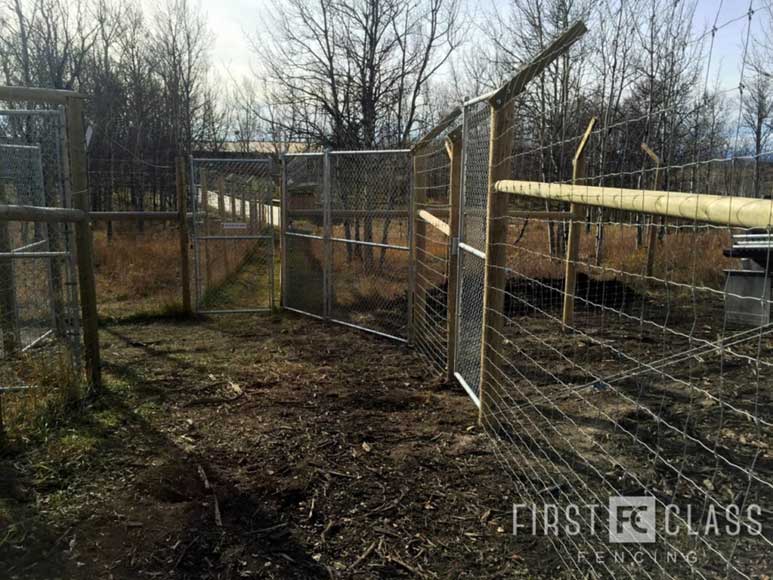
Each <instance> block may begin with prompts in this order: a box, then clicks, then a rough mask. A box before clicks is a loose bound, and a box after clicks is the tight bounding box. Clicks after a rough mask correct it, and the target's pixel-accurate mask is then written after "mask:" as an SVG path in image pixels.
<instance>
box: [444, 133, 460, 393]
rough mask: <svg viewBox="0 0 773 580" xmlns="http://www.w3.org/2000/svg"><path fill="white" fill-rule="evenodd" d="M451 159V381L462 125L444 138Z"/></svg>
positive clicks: (449, 376) (455, 327)
mask: <svg viewBox="0 0 773 580" xmlns="http://www.w3.org/2000/svg"><path fill="white" fill-rule="evenodd" d="M446 147H447V148H448V153H449V156H450V158H451V171H450V175H451V183H450V187H449V199H448V201H449V206H450V209H449V216H448V217H449V219H448V223H449V225H450V229H451V235H450V236H449V237H448V355H447V357H448V374H447V376H446V379H447V380H448V382H449V383H450V382H452V381H453V380H454V371H455V369H456V344H457V341H458V325H457V315H456V311H457V300H458V299H459V211H460V206H461V201H462V200H461V198H462V151H463V143H462V128H461V127H458V128H457V129H455V130H454V131H453V132H452V133H451V134H450V135H449V136H448V137H447V139H446Z"/></svg>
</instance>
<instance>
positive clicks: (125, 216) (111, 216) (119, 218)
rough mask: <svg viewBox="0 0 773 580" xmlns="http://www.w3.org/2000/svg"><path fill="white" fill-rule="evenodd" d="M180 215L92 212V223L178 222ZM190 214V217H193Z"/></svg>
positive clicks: (175, 213)
mask: <svg viewBox="0 0 773 580" xmlns="http://www.w3.org/2000/svg"><path fill="white" fill-rule="evenodd" d="M179 215H180V214H178V213H177V212H176V211H92V212H89V218H90V219H91V221H102V222H133V221H153V220H155V221H177V219H178V217H179ZM192 216H193V214H192V213H190V212H189V213H188V217H189V218H190V217H192Z"/></svg>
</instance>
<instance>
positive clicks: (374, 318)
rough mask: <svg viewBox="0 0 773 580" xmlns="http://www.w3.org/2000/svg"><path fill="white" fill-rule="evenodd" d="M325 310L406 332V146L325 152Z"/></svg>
mask: <svg viewBox="0 0 773 580" xmlns="http://www.w3.org/2000/svg"><path fill="white" fill-rule="evenodd" d="M329 191H330V258H329V259H330V264H329V272H330V280H329V288H330V317H331V319H332V320H334V321H337V322H343V323H346V324H351V325H354V326H357V327H360V328H363V329H366V330H371V331H375V332H379V333H383V334H386V335H389V336H392V337H396V338H400V339H407V337H408V279H409V249H410V248H409V240H410V224H409V220H408V212H409V207H410V156H409V153H408V151H396V152H390V151H358V152H331V153H330V188H329Z"/></svg>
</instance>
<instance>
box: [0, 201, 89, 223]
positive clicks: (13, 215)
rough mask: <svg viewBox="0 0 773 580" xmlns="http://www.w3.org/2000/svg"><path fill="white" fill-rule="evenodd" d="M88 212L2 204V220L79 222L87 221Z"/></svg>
mask: <svg viewBox="0 0 773 580" xmlns="http://www.w3.org/2000/svg"><path fill="white" fill-rule="evenodd" d="M87 217H88V214H87V213H86V212H84V211H81V210H79V209H63V208H56V207H37V206H31V205H0V221H5V222H43V223H57V222H68V223H77V222H82V221H86V218H87Z"/></svg>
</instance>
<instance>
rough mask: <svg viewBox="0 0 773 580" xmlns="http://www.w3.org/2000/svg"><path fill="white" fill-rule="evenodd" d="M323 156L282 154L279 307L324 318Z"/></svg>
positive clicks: (318, 154)
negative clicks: (280, 294)
mask: <svg viewBox="0 0 773 580" xmlns="http://www.w3.org/2000/svg"><path fill="white" fill-rule="evenodd" d="M324 162H325V156H324V154H323V153H311V154H300V155H286V156H285V158H284V165H283V182H284V186H283V188H282V189H283V199H282V207H283V212H284V218H283V219H284V224H283V229H284V235H283V239H282V272H283V275H282V305H283V306H284V307H285V308H287V309H290V310H295V311H298V312H302V313H305V314H311V315H314V316H320V317H321V316H325V312H326V308H325V267H324V261H325V256H324V254H325V246H324V241H323V240H324V229H325V218H324V211H323V209H324V200H323V190H324V187H325V183H324V181H325V170H324V165H325V163H324Z"/></svg>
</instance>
